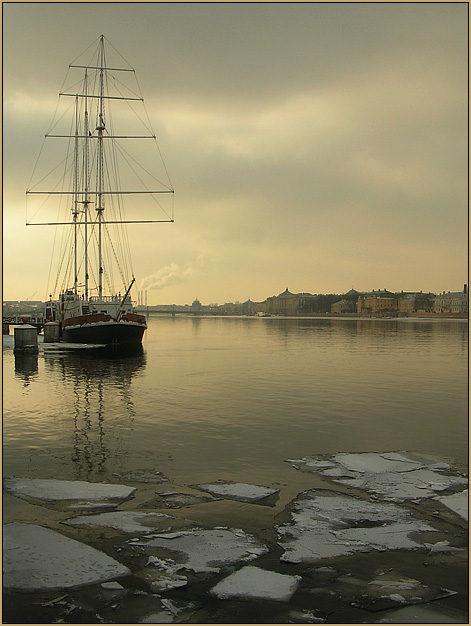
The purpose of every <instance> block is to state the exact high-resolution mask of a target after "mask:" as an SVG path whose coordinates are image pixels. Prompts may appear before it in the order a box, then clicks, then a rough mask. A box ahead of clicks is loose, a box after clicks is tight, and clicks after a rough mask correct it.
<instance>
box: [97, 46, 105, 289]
mask: <svg viewBox="0 0 471 626" xmlns="http://www.w3.org/2000/svg"><path fill="white" fill-rule="evenodd" d="M104 62H105V51H104V37H103V35H101V37H100V93H99V98H98V101H99V109H98V110H99V113H98V126H97V127H96V130H97V131H98V186H97V207H96V210H97V212H98V298H99V299H100V300H101V299H102V296H103V261H102V247H101V245H102V242H101V238H102V222H103V211H104V208H105V207H104V206H103V203H104V202H103V201H104V198H103V131H104V130H105V120H104V116H103V114H104V111H103V102H104V101H103V95H104V69H105V68H104Z"/></svg>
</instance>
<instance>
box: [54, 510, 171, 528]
mask: <svg viewBox="0 0 471 626" xmlns="http://www.w3.org/2000/svg"><path fill="white" fill-rule="evenodd" d="M172 519H174V518H173V517H170V515H165V514H164V513H140V512H134V511H113V512H112V513H100V514H98V515H82V516H80V517H73V518H71V519H68V520H64V521H63V522H62V523H63V524H67V525H68V526H74V527H79V526H82V527H83V526H95V527H96V526H106V527H108V528H114V529H115V530H120V531H122V532H124V533H151V532H155V529H156V526H158V525H159V524H161V523H162V522H165V521H167V520H172Z"/></svg>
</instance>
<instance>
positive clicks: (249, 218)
mask: <svg viewBox="0 0 471 626" xmlns="http://www.w3.org/2000/svg"><path fill="white" fill-rule="evenodd" d="M467 11H468V7H467V4H465V3H452V2H451V3H398V4H396V3H359V4H356V3H352V4H343V3H319V4H317V3H281V4H276V3H240V4H238V3H230V4H224V3H194V4H185V3H179V4H172V3H41V2H38V3H9V2H6V3H4V4H3V89H4V91H3V107H4V109H3V131H4V138H3V150H4V169H3V183H4V203H3V211H4V230H3V243H4V252H3V261H4V270H3V271H4V287H3V299H4V300H17V299H26V298H33V299H45V298H46V297H47V292H46V289H47V284H46V283H47V274H48V271H49V261H50V249H51V247H52V241H53V237H54V228H50V229H48V228H46V227H36V226H28V227H26V226H25V190H26V188H27V186H28V182H29V180H30V176H31V172H32V170H33V167H34V164H35V162H36V158H37V155H38V151H39V147H40V145H41V142H42V138H43V137H44V133H45V132H46V131H47V129H48V126H49V123H50V121H51V119H52V116H53V113H54V106H55V102H56V99H57V94H58V92H59V90H60V87H61V85H62V80H63V78H64V76H65V72H66V69H67V66H68V64H69V63H71V62H72V61H73V60H74V59H75V58H76V57H77V55H78V54H80V53H81V52H82V51H83V50H85V49H86V48H87V46H88V45H89V44H91V43H92V42H93V41H94V40H95V39H96V38H97V37H99V36H100V35H101V34H103V35H105V37H106V38H107V39H108V40H109V41H110V42H111V43H112V44H113V46H114V47H115V48H117V49H118V50H119V52H120V53H121V54H122V55H123V57H125V59H126V60H127V61H129V63H130V64H131V65H132V66H133V67H134V68H135V70H136V73H137V76H138V79H139V83H140V86H141V88H142V92H143V95H144V98H145V101H146V105H147V109H148V111H149V114H150V116H151V120H152V125H153V128H154V130H155V132H156V134H157V137H158V141H159V146H160V149H161V151H162V153H163V155H164V159H165V163H166V165H167V168H168V170H169V173H170V177H171V180H172V183H173V185H174V187H175V223H173V224H155V225H153V226H150V227H149V226H138V225H136V226H132V227H130V230H129V236H130V244H131V249H133V264H134V272H135V274H136V279H137V283H138V286H139V287H147V288H148V304H163V303H176V304H184V303H191V302H192V301H193V300H194V299H195V298H198V299H199V300H200V301H201V302H203V303H204V304H209V303H212V302H217V303H219V304H222V303H224V302H228V301H234V302H235V301H237V300H238V301H245V300H247V299H249V298H250V299H252V300H255V301H261V300H264V299H265V298H267V297H269V296H272V295H274V294H278V293H280V292H281V291H284V289H285V288H287V287H288V288H289V290H290V291H292V292H301V291H302V292H310V293H345V292H346V291H348V290H349V289H351V288H352V287H354V288H355V289H357V290H358V291H366V290H371V289H384V288H386V289H389V290H392V291H400V290H404V291H415V290H417V291H419V290H423V291H433V292H440V291H443V290H446V291H448V290H451V291H454V290H460V289H462V287H463V283H465V282H467V264H468V249H467V242H468V225H467V219H468V204H467V194H468V164H467V157H468V143H467V137H468V131H467V121H468V111H467V106H468V102H467V98H468V83H467V79H468V67H467V63H468V48H467V46H468V13H467ZM33 296H34V297H33ZM135 297H136V296H135Z"/></svg>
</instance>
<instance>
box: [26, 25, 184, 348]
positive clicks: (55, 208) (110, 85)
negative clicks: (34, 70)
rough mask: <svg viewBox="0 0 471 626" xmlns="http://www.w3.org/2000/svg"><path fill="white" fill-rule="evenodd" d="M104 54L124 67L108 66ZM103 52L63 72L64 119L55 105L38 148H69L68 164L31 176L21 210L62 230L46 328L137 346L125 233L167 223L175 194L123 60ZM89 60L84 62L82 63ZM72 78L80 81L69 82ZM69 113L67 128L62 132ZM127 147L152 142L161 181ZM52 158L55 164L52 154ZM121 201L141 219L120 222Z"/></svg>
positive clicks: (98, 48)
mask: <svg viewBox="0 0 471 626" xmlns="http://www.w3.org/2000/svg"><path fill="white" fill-rule="evenodd" d="M108 48H111V49H112V53H114V56H115V57H116V58H117V59H118V61H121V64H119V63H115V62H113V63H112V64H111V65H110V64H109V63H107V59H106V53H107V52H108ZM106 53H105V37H104V36H103V35H102V36H100V37H99V39H98V40H96V41H95V43H94V44H92V45H91V46H90V47H89V48H87V50H86V51H85V52H84V53H83V54H82V55H80V57H78V59H77V60H76V61H74V62H73V63H72V64H70V65H69V70H68V72H67V76H66V79H65V80H64V85H63V88H62V89H61V91H60V93H59V102H63V101H64V100H68V104H67V105H66V110H65V112H64V113H62V110H61V109H60V108H59V104H58V108H57V110H56V114H55V116H54V119H53V122H52V123H51V126H50V128H49V130H48V132H47V134H46V135H45V140H44V143H43V147H44V145H45V142H46V140H47V141H48V142H49V140H53V142H56V144H55V145H56V146H57V141H59V142H60V141H65V140H67V142H66V143H67V147H66V150H65V153H66V156H65V158H64V157H63V156H62V155H61V157H60V158H61V161H60V162H59V165H56V166H53V167H52V169H50V170H49V171H48V172H46V174H43V173H42V172H41V173H39V174H37V169H38V168H37V166H36V167H35V171H34V172H33V176H32V179H33V177H35V175H36V179H38V182H37V183H34V184H32V185H31V186H30V187H29V189H28V191H27V192H26V194H27V202H30V201H31V200H32V201H33V208H32V209H31V208H30V207H28V206H27V225H49V226H52V225H55V226H57V227H59V226H60V227H64V226H65V227H68V228H65V229H63V230H65V231H67V234H66V235H65V236H64V237H63V239H62V243H61V245H60V252H59V253H57V255H58V257H59V261H58V266H59V271H58V274H57V278H56V281H55V284H54V285H53V288H52V289H51V291H52V293H51V294H50V296H49V301H47V302H46V303H45V308H44V321H45V323H46V322H48V321H49V322H56V323H58V328H59V337H60V339H61V340H62V341H65V342H70V343H84V344H101V345H103V344H106V345H136V344H137V345H139V344H140V343H141V342H142V338H143V335H144V332H145V330H146V328H147V323H146V318H145V316H144V315H140V314H139V313H137V312H136V311H135V307H134V303H133V300H132V297H131V291H132V288H133V286H134V285H135V282H136V279H135V277H134V272H133V270H132V261H131V256H130V250H129V241H128V235H127V232H126V230H125V227H126V224H129V223H132V224H150V223H156V222H173V221H174V220H173V188H172V185H171V182H170V179H169V177H168V172H167V169H166V167H165V164H164V163H163V159H162V156H161V152H160V149H159V148H158V146H157V142H156V136H155V133H154V132H153V130H152V126H151V123H150V120H149V117H148V115H147V112H146V111H145V109H144V110H143V111H137V107H138V106H141V107H142V108H143V103H144V99H143V97H142V95H141V93H140V87H139V84H138V82H137V79H136V78H135V72H134V69H133V68H132V67H131V66H130V65H128V64H127V62H125V63H122V61H124V59H123V57H122V56H121V55H120V54H119V53H118V52H117V51H116V49H115V48H114V47H113V46H112V45H111V44H110V43H109V42H107V51H106ZM87 54H88V55H91V56H88V57H87V58H88V61H82V59H83V58H85V56H86V55H87ZM90 59H91V60H90ZM77 71H79V73H80V78H78V79H77V77H76V76H71V78H69V75H72V74H74V73H76V72H77ZM125 75H126V76H131V78H132V79H134V81H135V83H133V85H132V86H129V84H126V83H125V82H124V81H122V80H121V78H122V76H125ZM67 80H69V81H70V86H69V83H66V81H67ZM123 106H124V107H125V108H124V110H123ZM116 109H118V110H116ZM66 113H68V116H69V118H71V121H69V122H68V126H65V127H64V122H63V120H64V119H66V115H65V114H66ZM131 113H132V114H134V115H135V116H137V122H136V120H134V121H133V124H134V126H132V130H131V134H125V133H124V132H122V128H123V127H124V126H125V124H126V122H128V121H129V120H130V119H131V115H130V114H131ZM136 124H137V126H136ZM136 128H137V129H138V130H136ZM132 140H139V141H140V140H147V141H149V140H151V142H152V143H153V144H154V146H155V148H156V151H155V154H156V155H157V157H158V158H157V159H155V163H157V162H159V161H160V172H156V173H154V172H153V171H150V170H149V169H147V168H146V167H143V166H142V165H140V163H139V161H138V159H137V158H136V156H139V157H140V156H141V155H144V154H145V155H146V156H147V155H148V152H147V151H146V150H147V147H146V148H144V149H142V148H141V147H138V149H137V152H135V155H136V156H135V155H134V154H133V153H132V151H131V150H130V148H129V145H130V143H131V141H132ZM49 143H50V142H49ZM49 143H48V145H49ZM140 145H141V146H142V144H140ZM53 154H54V156H55V157H56V160H57V152H54V149H53ZM42 155H43V149H41V153H40V157H42ZM38 162H39V157H38ZM155 163H154V165H155ZM48 167H50V165H49V164H48ZM59 168H60V172H59V174H60V179H59V180H57V179H56V178H54V176H57V173H58V170H59ZM123 169H124V171H125V173H124V174H123ZM156 170H158V168H156ZM162 172H163V174H164V176H162ZM163 178H165V179H166V182H164V183H163V182H162V179H163ZM136 182H137V184H136ZM44 185H49V186H48V187H47V188H44V187H43V186H44ZM165 194H167V195H168V196H170V197H171V198H172V200H171V202H172V205H171V210H168V209H166V208H165V206H164V203H163V200H162V199H163V198H164V196H165ZM127 196H132V197H133V209H134V210H135V211H139V217H138V218H136V219H129V218H127V217H126V216H125V213H124V198H125V197H127ZM44 197H45V198H46V199H44ZM143 199H144V202H143ZM46 200H49V201H50V204H49V205H48V204H47V202H46ZM34 203H36V204H35V205H34ZM28 211H29V213H30V214H32V219H31V220H29V219H28ZM39 212H41V213H42V215H44V214H45V216H46V217H45V218H44V217H42V219H43V220H44V221H34V220H36V219H37V215H39ZM117 277H118V278H117Z"/></svg>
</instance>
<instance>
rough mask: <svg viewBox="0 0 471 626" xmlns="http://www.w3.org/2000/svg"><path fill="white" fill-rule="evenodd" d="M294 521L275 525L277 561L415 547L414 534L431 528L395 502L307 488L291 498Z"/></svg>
mask: <svg viewBox="0 0 471 626" xmlns="http://www.w3.org/2000/svg"><path fill="white" fill-rule="evenodd" d="M291 517H292V520H293V521H292V523H289V524H284V525H282V526H280V527H278V533H279V544H280V545H281V546H282V547H283V548H284V549H285V552H284V554H283V555H282V557H281V559H282V560H283V561H288V562H291V563H301V562H308V563H309V562H315V561H317V560H319V559H323V558H332V557H338V556H347V555H350V554H353V553H355V552H370V551H373V550H379V551H384V550H399V549H415V548H419V547H422V544H420V543H417V541H416V540H415V539H414V538H412V534H413V533H417V532H422V531H434V529H433V528H432V527H431V526H429V525H427V524H425V523H424V522H421V521H417V520H414V518H413V517H412V516H411V514H410V513H409V512H408V511H406V510H404V509H401V508H400V507H398V506H396V505H394V504H390V503H388V504H386V503H379V502H369V501H365V500H360V499H358V498H353V497H352V496H347V495H338V494H326V492H325V491H316V490H313V491H308V492H304V494H302V497H301V498H300V499H298V500H297V501H295V504H294V506H293V508H292V512H291Z"/></svg>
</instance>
